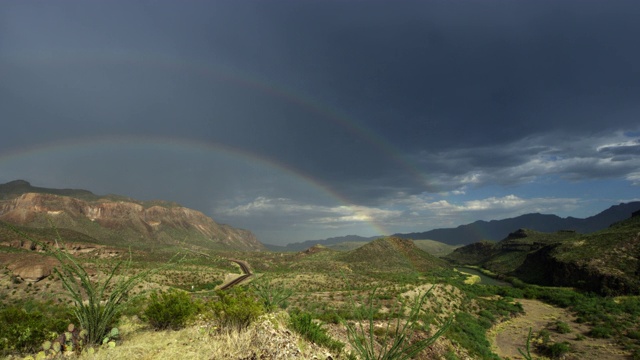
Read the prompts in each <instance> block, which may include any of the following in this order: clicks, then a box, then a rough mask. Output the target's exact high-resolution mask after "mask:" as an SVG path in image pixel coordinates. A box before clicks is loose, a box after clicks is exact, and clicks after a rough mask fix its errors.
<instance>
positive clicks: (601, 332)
mask: <svg viewBox="0 0 640 360" xmlns="http://www.w3.org/2000/svg"><path fill="white" fill-rule="evenodd" d="M612 335H613V329H611V328H610V327H608V326H604V325H597V326H594V327H593V328H592V329H591V331H589V336H591V337H592V338H597V339H608V338H610V337H611V336H612Z"/></svg>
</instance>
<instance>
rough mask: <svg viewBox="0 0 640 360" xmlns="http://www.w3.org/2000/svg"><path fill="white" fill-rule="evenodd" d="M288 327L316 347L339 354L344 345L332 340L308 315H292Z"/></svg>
mask: <svg viewBox="0 0 640 360" xmlns="http://www.w3.org/2000/svg"><path fill="white" fill-rule="evenodd" d="M289 325H290V326H291V329H293V330H294V331H295V332H297V333H298V334H300V335H302V336H303V337H304V338H305V339H307V340H309V341H311V342H313V343H315V344H317V345H320V346H324V347H326V348H328V349H330V350H333V351H336V352H341V351H342V349H343V348H344V344H343V343H342V342H340V341H337V340H334V339H332V338H331V337H330V336H329V335H328V334H327V331H326V330H325V329H324V328H323V327H322V325H320V324H318V323H316V322H314V321H313V319H312V317H311V314H309V313H299V314H292V315H291V318H290V321H289Z"/></svg>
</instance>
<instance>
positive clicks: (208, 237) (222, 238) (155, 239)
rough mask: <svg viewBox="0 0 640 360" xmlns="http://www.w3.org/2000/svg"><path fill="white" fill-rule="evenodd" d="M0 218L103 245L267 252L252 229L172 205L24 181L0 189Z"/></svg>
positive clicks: (11, 183)
mask: <svg viewBox="0 0 640 360" xmlns="http://www.w3.org/2000/svg"><path fill="white" fill-rule="evenodd" d="M0 220H1V221H5V222H7V223H11V224H16V225H21V226H28V227H35V228H47V227H51V226H52V225H53V226H55V227H57V228H63V229H71V230H74V231H76V232H79V233H82V234H85V235H88V236H90V237H92V238H94V239H95V240H96V243H98V244H104V245H114V246H133V247H139V246H151V248H156V247H160V248H162V247H183V246H185V245H188V246H195V247H199V248H204V249H217V250H245V251H261V250H265V247H264V245H263V244H262V243H260V242H259V241H258V240H257V239H256V237H255V235H253V233H251V232H250V231H248V230H243V229H235V228H233V227H231V226H229V225H225V224H218V223H216V222H215V221H214V220H213V219H211V218H210V217H208V216H206V215H205V214H203V213H201V212H199V211H197V210H193V209H189V208H186V207H182V206H180V205H178V204H176V203H171V202H164V201H161V200H154V201H147V202H145V201H139V200H135V199H130V198H127V197H124V196H119V195H107V196H98V195H95V194H93V193H92V192H90V191H87V190H77V189H48V188H40V187H33V186H31V184H29V183H28V182H26V181H24V180H18V181H13V182H10V183H6V184H2V185H0Z"/></svg>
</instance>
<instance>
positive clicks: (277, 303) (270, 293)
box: [251, 277, 293, 312]
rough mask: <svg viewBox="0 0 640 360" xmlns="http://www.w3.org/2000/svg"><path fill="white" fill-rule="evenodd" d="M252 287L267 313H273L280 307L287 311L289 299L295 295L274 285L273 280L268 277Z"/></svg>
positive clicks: (289, 290) (259, 280) (256, 282)
mask: <svg viewBox="0 0 640 360" xmlns="http://www.w3.org/2000/svg"><path fill="white" fill-rule="evenodd" d="M251 286H252V287H253V290H254V292H255V294H256V295H257V296H258V298H259V299H260V301H261V302H262V305H263V306H264V309H265V310H266V311H267V312H271V311H273V310H275V309H276V308H278V307H279V308H281V309H286V308H287V306H288V303H287V299H289V298H290V297H291V295H293V290H291V289H288V288H285V287H283V286H277V285H274V284H273V283H272V282H271V279H269V278H266V277H263V278H260V279H258V280H255V281H253V282H252V283H251Z"/></svg>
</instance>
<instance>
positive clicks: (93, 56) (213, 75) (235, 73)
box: [15, 50, 436, 191]
mask: <svg viewBox="0 0 640 360" xmlns="http://www.w3.org/2000/svg"><path fill="white" fill-rule="evenodd" d="M55 53H56V56H54V57H50V56H47V55H46V53H38V54H28V55H27V54H24V55H23V56H21V57H19V58H16V59H15V61H18V62H20V63H29V62H34V63H36V65H38V66H47V65H48V66H57V65H69V64H73V63H80V64H84V63H90V64H100V63H104V64H124V65H131V66H139V67H141V68H146V67H153V68H159V69H162V70H165V71H174V72H187V73H193V74H197V75H198V76H200V77H202V78H208V79H212V80H215V81H222V82H227V83H230V84H234V85H237V86H241V87H244V88H247V89H252V90H255V91H258V92H261V93H264V94H266V95H269V96H271V97H273V98H276V99H281V100H283V101H285V102H288V103H290V104H294V105H296V106H299V107H300V108H302V109H306V110H307V111H309V112H310V113H315V114H318V115H320V116H321V117H322V118H323V119H325V120H326V121H330V122H332V123H334V124H335V125H337V126H339V127H341V128H343V129H344V130H345V131H346V132H347V133H349V134H351V135H353V136H354V137H355V138H359V139H361V140H363V142H364V143H366V144H368V145H370V146H371V147H372V148H374V149H378V151H380V153H381V154H383V155H384V156H386V157H387V158H388V159H390V160H392V161H393V162H394V163H395V164H397V165H398V166H399V168H400V169H403V170H404V171H405V172H406V173H407V174H409V175H411V176H412V177H413V178H414V179H416V180H417V181H418V182H419V183H420V184H421V185H422V186H423V188H424V190H425V191H426V190H431V191H433V190H434V189H435V188H436V186H435V185H434V183H433V182H432V181H430V180H429V179H428V178H427V176H426V175H425V174H424V173H423V172H422V171H421V170H420V169H419V168H418V166H417V165H416V164H415V163H413V162H411V161H409V160H408V159H407V158H406V157H405V156H403V155H402V154H401V153H400V152H399V151H398V150H397V149H396V148H395V147H394V146H393V145H392V144H391V143H390V142H389V141H387V140H386V139H385V138H384V137H382V136H380V135H378V134H377V133H375V132H374V131H372V130H371V129H370V128H368V127H365V126H364V125H362V124H361V122H359V121H357V120H356V119H354V118H352V117H350V116H348V115H347V114H346V113H344V112H342V111H340V110H338V109H336V108H333V107H330V106H328V105H327V104H324V103H321V102H319V101H317V100H316V99H314V98H312V97H311V96H309V95H307V94H304V93H303V92H302V91H299V90H297V89H293V88H289V87H287V86H285V85H282V84H279V83H277V82H276V81H273V80H267V79H264V78H261V77H259V76H257V75H254V74H249V73H247V72H244V71H240V70H238V69H237V68H236V67H233V66H228V65H224V64H220V63H212V62H204V61H198V60H193V59H188V60H187V59H185V58H175V57H169V56H166V55H165V54H152V53H141V52H134V51H130V50H128V51H126V52H117V51H110V52H107V51H96V50H93V51H91V52H89V51H81V52H80V51H79V52H67V53H60V52H55Z"/></svg>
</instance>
